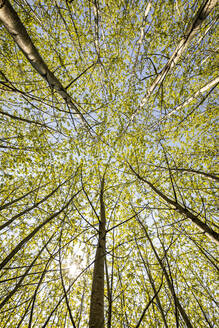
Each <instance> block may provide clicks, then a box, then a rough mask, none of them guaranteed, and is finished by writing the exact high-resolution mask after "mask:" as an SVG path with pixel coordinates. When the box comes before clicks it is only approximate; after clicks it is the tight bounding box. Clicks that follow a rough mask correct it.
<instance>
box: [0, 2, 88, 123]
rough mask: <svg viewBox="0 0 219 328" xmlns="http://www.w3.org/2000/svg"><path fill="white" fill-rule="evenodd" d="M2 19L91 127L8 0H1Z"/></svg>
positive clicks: (35, 65)
mask: <svg viewBox="0 0 219 328" xmlns="http://www.w3.org/2000/svg"><path fill="white" fill-rule="evenodd" d="M0 21H2V23H3V25H4V26H5V28H6V29H7V31H8V32H9V33H10V35H11V36H12V37H13V39H14V41H15V43H16V44H17V45H18V47H19V48H20V49H21V51H22V52H23V54H24V55H25V57H26V58H27V60H28V61H29V62H30V64H31V65H32V66H33V68H34V69H35V70H36V71H37V72H38V73H39V74H40V75H41V76H42V77H43V79H44V80H45V81H46V82H47V83H48V84H49V86H50V87H51V88H52V89H55V90H56V91H57V93H58V94H59V95H60V96H61V97H62V99H63V100H64V101H65V102H66V104H67V105H68V106H69V107H71V108H72V109H74V111H75V112H76V114H77V115H78V116H79V117H80V119H81V121H82V123H83V124H85V125H86V127H88V128H89V129H90V128H91V127H90V125H89V124H88V122H87V120H86V119H85V118H84V116H83V115H82V113H81V112H80V111H79V109H78V107H77V106H76V105H75V104H74V103H73V101H72V98H71V96H70V95H69V94H68V93H67V91H66V88H65V87H64V86H63V85H62V84H61V82H60V81H59V80H58V79H57V78H56V77H55V75H54V74H53V73H52V72H51V71H50V69H49V68H48V66H47V64H46V63H45V61H44V59H43V58H42V57H41V55H40V53H39V52H38V50H37V48H36V47H35V45H34V44H33V42H32V40H31V38H30V36H29V34H28V32H27V30H26V28H25V26H24V25H23V23H22V22H21V20H20V18H19V17H18V14H17V13H16V11H15V10H14V8H13V7H12V6H11V4H10V2H9V1H8V0H0Z"/></svg>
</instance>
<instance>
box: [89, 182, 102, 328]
mask: <svg viewBox="0 0 219 328" xmlns="http://www.w3.org/2000/svg"><path fill="white" fill-rule="evenodd" d="M103 192H104V178H103V179H102V181H101V191H100V221H99V236H98V245H97V250H96V255H95V262H94V271H93V282H92V291H91V303H90V319H89V328H104V261H105V254H106V251H105V248H106V245H105V244H106V243H105V234H106V216H105V205H104V200H103Z"/></svg>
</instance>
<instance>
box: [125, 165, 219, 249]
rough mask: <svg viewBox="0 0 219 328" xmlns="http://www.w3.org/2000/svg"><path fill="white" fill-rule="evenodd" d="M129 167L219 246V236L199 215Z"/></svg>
mask: <svg viewBox="0 0 219 328" xmlns="http://www.w3.org/2000/svg"><path fill="white" fill-rule="evenodd" d="M129 167H130V168H131V170H132V172H133V173H134V174H135V175H136V176H137V177H138V179H139V180H141V181H143V182H145V183H146V184H147V185H148V186H150V188H151V189H152V190H153V191H154V192H155V193H156V194H157V195H159V196H160V197H161V198H162V199H164V200H165V201H166V202H167V203H168V204H170V205H172V206H173V209H174V210H176V211H178V212H179V213H181V214H183V215H184V216H186V217H187V218H188V219H190V220H191V221H192V222H193V223H194V224H195V225H196V226H197V227H198V228H199V230H200V231H202V232H203V233H205V234H206V235H207V236H208V237H209V238H210V239H211V240H212V241H214V242H215V243H216V244H217V245H219V234H218V233H217V232H216V231H214V230H213V229H212V228H210V227H209V226H208V225H207V224H206V223H204V222H203V221H201V220H200V219H199V218H198V216H197V215H195V214H193V213H192V212H191V210H189V209H188V208H186V207H184V206H182V205H181V204H179V203H178V202H177V201H176V200H172V199H171V198H169V197H167V196H166V195H165V194H164V193H163V192H162V191H160V190H159V189H158V188H157V187H155V186H154V185H153V184H152V183H151V182H150V181H147V180H146V179H144V178H142V177H141V176H140V175H139V174H138V173H137V172H135V170H134V169H133V168H132V166H131V165H130V164H129Z"/></svg>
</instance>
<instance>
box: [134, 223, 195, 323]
mask: <svg viewBox="0 0 219 328" xmlns="http://www.w3.org/2000/svg"><path fill="white" fill-rule="evenodd" d="M138 222H139V223H140V225H141V226H142V228H143V230H144V232H145V235H146V237H147V239H148V240H149V243H150V245H151V248H152V250H153V252H154V255H155V257H156V259H157V261H158V263H159V265H160V267H161V269H162V271H163V273H164V276H165V278H166V282H167V285H168V287H169V290H170V292H171V294H172V297H173V299H174V302H175V305H176V307H177V309H178V310H179V312H180V314H181V316H182V318H183V320H184V322H185V324H186V327H187V328H193V325H192V323H191V321H190V319H189V317H188V315H187V313H186V311H185V309H184V308H183V306H182V304H181V303H180V300H179V298H178V297H177V295H176V293H175V289H174V285H173V283H172V281H171V279H170V277H169V274H168V272H167V270H166V268H165V266H164V264H163V262H162V260H161V259H160V257H159V255H158V253H157V251H156V249H155V247H154V244H153V242H152V240H151V238H150V236H149V234H148V232H147V229H146V228H145V226H144V225H143V223H142V222H141V221H140V220H139V219H138Z"/></svg>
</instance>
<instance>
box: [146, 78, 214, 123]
mask: <svg viewBox="0 0 219 328" xmlns="http://www.w3.org/2000/svg"><path fill="white" fill-rule="evenodd" d="M218 83H219V76H217V77H216V78H215V79H213V80H212V81H210V82H208V83H207V84H205V85H204V86H203V87H202V88H201V89H199V90H198V91H196V92H195V93H194V94H193V95H192V96H191V97H189V98H188V99H186V100H185V101H184V102H183V103H181V104H180V105H178V106H177V107H176V108H174V109H172V110H171V111H170V112H169V113H167V114H166V115H165V116H163V117H162V118H161V119H160V120H159V121H158V123H161V122H162V121H164V120H165V119H166V118H168V117H170V116H171V115H172V114H174V113H176V112H177V111H179V110H181V109H182V108H184V107H186V106H187V105H189V104H190V103H191V102H192V101H194V100H196V99H197V98H198V97H200V96H202V95H203V94H204V93H205V92H206V91H208V90H209V89H212V88H215V87H216V86H217V85H218ZM158 123H155V124H153V126H154V125H157V124H158ZM153 126H152V127H153Z"/></svg>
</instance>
